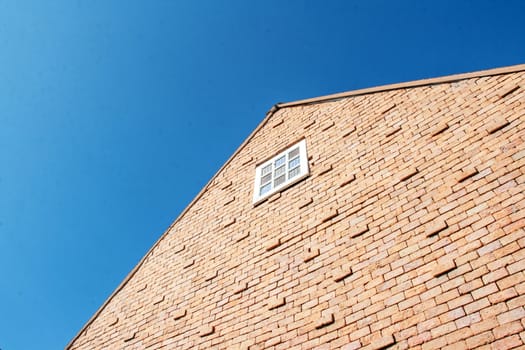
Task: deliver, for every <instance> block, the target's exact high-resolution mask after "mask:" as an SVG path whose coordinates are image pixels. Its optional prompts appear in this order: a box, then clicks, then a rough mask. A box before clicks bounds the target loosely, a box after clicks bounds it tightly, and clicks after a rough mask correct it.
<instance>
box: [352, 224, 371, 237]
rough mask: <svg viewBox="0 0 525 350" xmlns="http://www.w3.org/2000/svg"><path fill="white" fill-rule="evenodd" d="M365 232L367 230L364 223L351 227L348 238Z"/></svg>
mask: <svg viewBox="0 0 525 350" xmlns="http://www.w3.org/2000/svg"><path fill="white" fill-rule="evenodd" d="M366 232H368V225H366V224H365V225H359V226H356V227H352V228H351V229H350V232H349V233H348V235H349V236H350V238H357V237H359V236H362V235H363V234H365V233H366Z"/></svg>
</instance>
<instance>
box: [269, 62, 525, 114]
mask: <svg viewBox="0 0 525 350" xmlns="http://www.w3.org/2000/svg"><path fill="white" fill-rule="evenodd" d="M524 70H525V64H518V65H515V66H508V67H501V68H492V69H487V70H481V71H477V72H471V73H460V74H454V75H447V76H443V77H438V78H429V79H421V80H413V81H409V82H404V83H396V84H388V85H381V86H375V87H371V88H365V89H359V90H352V91H347V92H340V93H336V94H331V95H325V96H320V97H314V98H307V99H304V100H297V101H292V102H285V103H278V104H277V106H279V107H280V108H285V107H294V106H299V105H307V104H314V103H320V102H327V101H333V100H338V99H340V98H345V97H351V96H359V95H366V94H372V93H376V92H383V91H390V90H398V89H405V88H412V87H418V86H424V85H435V84H443V83H451V82H454V81H459V80H465V79H470V78H478V77H485V76H491V75H500V74H508V73H515V72H520V71H524Z"/></svg>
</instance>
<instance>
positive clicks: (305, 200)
mask: <svg viewBox="0 0 525 350" xmlns="http://www.w3.org/2000/svg"><path fill="white" fill-rule="evenodd" d="M313 202H314V200H313V198H312V197H306V198H303V199H301V201H300V202H299V205H298V209H303V208H305V207H307V206H308V205H310V204H312V203H313Z"/></svg>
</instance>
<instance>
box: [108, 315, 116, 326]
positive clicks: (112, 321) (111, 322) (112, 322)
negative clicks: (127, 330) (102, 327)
mask: <svg viewBox="0 0 525 350" xmlns="http://www.w3.org/2000/svg"><path fill="white" fill-rule="evenodd" d="M118 321H119V318H118V317H116V316H114V317H112V318H110V319H109V322H108V326H109V327H112V326H114V325H116V324H117V323H118Z"/></svg>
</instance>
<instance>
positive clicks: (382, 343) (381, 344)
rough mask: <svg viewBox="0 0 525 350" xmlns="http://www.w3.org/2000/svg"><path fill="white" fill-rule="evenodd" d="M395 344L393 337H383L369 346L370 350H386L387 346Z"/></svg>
mask: <svg viewBox="0 0 525 350" xmlns="http://www.w3.org/2000/svg"><path fill="white" fill-rule="evenodd" d="M395 343H396V339H395V338H394V336H393V335H391V334H389V335H385V336H383V337H381V338H379V339H377V340H374V341H373V342H372V344H371V349H373V350H380V349H386V348H387V347H389V346H392V345H394V344H395Z"/></svg>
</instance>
